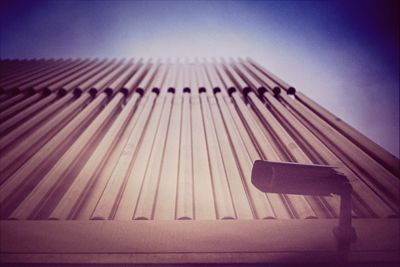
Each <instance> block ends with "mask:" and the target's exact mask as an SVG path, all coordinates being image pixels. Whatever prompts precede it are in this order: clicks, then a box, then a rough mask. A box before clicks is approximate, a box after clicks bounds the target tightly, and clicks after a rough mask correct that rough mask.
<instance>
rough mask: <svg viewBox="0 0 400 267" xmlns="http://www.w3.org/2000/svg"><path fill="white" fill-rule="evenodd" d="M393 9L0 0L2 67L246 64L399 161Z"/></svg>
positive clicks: (390, 5)
mask: <svg viewBox="0 0 400 267" xmlns="http://www.w3.org/2000/svg"><path fill="white" fill-rule="evenodd" d="M398 10H399V4H397V2H396V1H388V0H386V1H369V0H362V1H333V0H332V1H183V0H182V1H105V0H104V1H84V0H81V1H63V0H58V1H56V0H54V1H28V0H26V1H20V0H13V1H9V0H6V1H4V0H3V1H1V3H0V23H1V24H0V25H1V28H0V34H1V35H0V56H1V58H42V57H46V58H49V57H54V58H60V57H64V58H67V57H74V58H76V57H84V58H86V57H108V58H110V57H137V56H139V57H140V56H142V57H163V58H167V57H182V58H185V57H189V58H194V57H213V56H217V57H219V56H223V57H246V56H250V57H252V58H253V59H255V60H256V61H257V62H259V63H261V64H262V65H263V66H265V67H266V68H267V69H269V70H270V71H272V72H273V73H275V74H276V75H278V76H279V77H281V78H282V79H284V80H285V81H287V82H288V83H290V84H291V85H293V86H294V87H295V88H296V89H297V90H299V91H301V92H303V93H304V94H306V95H307V96H308V97H310V98H311V99H313V100H315V101H316V102H318V103H319V104H321V105H322V106H323V107H325V108H327V109H328V110H330V111H331V112H333V113H334V114H335V115H337V116H338V117H340V118H341V119H342V120H344V121H346V122H347V123H349V124H350V125H352V126H353V127H354V128H356V129H358V130H359V131H360V132H362V133H364V134H365V135H367V136H368V137H369V138H371V139H372V140H374V141H375V142H376V143H378V144H380V145H381V146H382V147H384V148H385V149H387V150H388V151H389V152H391V153H392V154H394V155H396V156H399V150H400V149H399V120H400V119H399V26H398V25H399V16H398Z"/></svg>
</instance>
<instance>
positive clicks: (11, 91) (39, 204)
mask: <svg viewBox="0 0 400 267" xmlns="http://www.w3.org/2000/svg"><path fill="white" fill-rule="evenodd" d="M0 68H1V73H2V74H1V78H0V87H1V90H2V91H1V95H0V101H1V102H0V109H1V112H0V120H1V125H0V135H1V138H0V149H1V164H0V173H1V180H0V182H1V184H0V204H1V207H2V208H1V218H2V219H3V220H4V219H19V220H24V219H69V220H74V219H80V220H89V219H97V220H102V219H104V220H164V219H166V220H180V219H185V220H204V219H210V220H216V219H275V218H276V219H285V218H293V219H295V218H299V219H303V218H336V217H338V215H339V199H338V198H337V197H330V196H327V197H318V196H299V195H281V194H273V193H267V194H264V193H261V192H259V191H258V190H257V189H255V188H254V187H253V185H252V184H251V181H250V178H251V168H252V165H253V162H254V161H255V160H258V159H264V160H272V161H293V162H299V163H305V164H312V163H314V164H326V165H332V166H336V167H338V169H339V170H340V171H341V172H342V173H343V174H344V175H346V176H347V177H348V178H349V180H350V181H351V183H352V186H353V188H354V193H353V197H352V202H353V203H352V204H353V216H354V217H358V218H374V217H397V216H398V213H399V211H398V209H399V207H398V203H399V179H398V174H399V160H398V159H397V158H395V157H394V156H392V155H391V154H390V153H388V152H387V151H385V150H383V149H382V148H380V147H379V146H378V145H376V144H375V143H373V142H372V141H370V140H369V139H367V138H366V137H364V136H363V135H362V134H360V133H359V132H357V131H356V130H354V129H353V128H352V127H350V126H349V125H347V124H345V123H344V122H343V121H341V120H340V119H338V118H336V117H335V116H333V115H332V114H331V113H329V112H328V111H326V110H324V109H323V108H322V107H320V106H319V105H318V104H316V103H314V102H313V101H312V100H310V99H309V98H307V97H306V96H304V95H303V94H301V93H300V92H298V91H297V92H296V90H295V89H294V88H293V87H291V86H289V85H288V84H286V83H285V82H283V81H281V80H280V79H279V78H277V77H276V76H274V75H273V74H272V73H270V72H269V71H267V70H266V69H264V68H263V67H262V66H260V65H258V64H257V63H256V62H255V61H253V60H251V59H246V60H242V59H239V60H234V61H233V60H223V59H221V60H208V61H206V60H191V61H189V60H186V61H182V60H181V61H175V60H171V61H157V60H153V61H151V60H141V59H135V60H119V59H115V60H99V59H67V60H57V59H49V60H45V59H40V60H3V61H0Z"/></svg>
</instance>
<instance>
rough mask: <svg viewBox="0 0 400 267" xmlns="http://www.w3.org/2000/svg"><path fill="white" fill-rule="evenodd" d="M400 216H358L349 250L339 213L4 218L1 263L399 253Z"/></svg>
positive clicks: (372, 258) (322, 258)
mask: <svg viewBox="0 0 400 267" xmlns="http://www.w3.org/2000/svg"><path fill="white" fill-rule="evenodd" d="M399 222H400V220H399V219H355V220H354V226H355V228H356V231H357V235H358V239H357V241H356V242H355V243H353V244H352V245H351V250H350V252H349V253H348V255H347V256H346V255H344V254H343V253H342V252H338V250H337V248H336V242H335V239H334V237H333V234H332V229H333V227H334V226H335V225H336V224H337V220H333V219H318V220H232V221H231V220H226V221H1V222H0V233H1V235H0V241H1V243H0V245H1V262H3V263H196V262H201V263H233V262H235V263H237V262H242V263H258V262H276V263H290V262H293V263H294V262H297V263H305V262H314V263H318V262H336V261H341V260H343V259H344V258H346V257H348V259H349V261H350V262H396V261H400V258H399V254H400V249H399V247H400V242H399V239H400V237H399Z"/></svg>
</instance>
